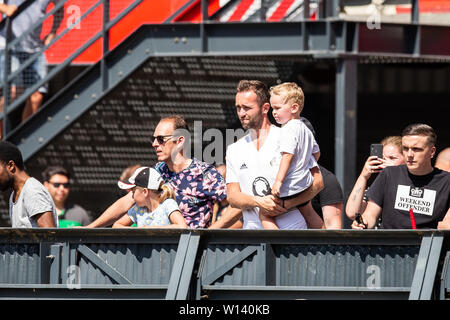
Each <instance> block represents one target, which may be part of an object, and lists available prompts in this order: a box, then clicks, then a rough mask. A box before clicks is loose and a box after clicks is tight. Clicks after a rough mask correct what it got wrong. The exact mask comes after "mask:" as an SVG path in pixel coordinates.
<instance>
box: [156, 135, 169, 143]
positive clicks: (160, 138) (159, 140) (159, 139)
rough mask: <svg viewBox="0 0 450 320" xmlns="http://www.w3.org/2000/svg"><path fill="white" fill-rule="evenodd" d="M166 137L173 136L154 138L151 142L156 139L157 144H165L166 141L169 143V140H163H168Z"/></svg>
mask: <svg viewBox="0 0 450 320" xmlns="http://www.w3.org/2000/svg"><path fill="white" fill-rule="evenodd" d="M168 137H173V134H168V135H165V136H156V137H153V141H155V139H156V141H158V143H159V144H165V143H166V142H167V141H169V139H167V140H166V139H165V138H168Z"/></svg>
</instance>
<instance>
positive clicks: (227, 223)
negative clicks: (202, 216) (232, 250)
mask: <svg viewBox="0 0 450 320" xmlns="http://www.w3.org/2000/svg"><path fill="white" fill-rule="evenodd" d="M241 217H242V210H241V209H236V208H233V207H231V206H228V207H227V208H226V210H224V212H223V213H222V215H221V216H220V219H219V220H216V221H215V222H214V223H213V224H212V225H211V226H210V227H209V229H226V228H228V227H231V226H232V225H233V224H234V223H236V222H237V221H238V220H239V219H240V218H241Z"/></svg>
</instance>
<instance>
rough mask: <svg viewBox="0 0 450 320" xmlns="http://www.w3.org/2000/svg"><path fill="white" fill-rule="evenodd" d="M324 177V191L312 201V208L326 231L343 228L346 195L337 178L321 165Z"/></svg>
mask: <svg viewBox="0 0 450 320" xmlns="http://www.w3.org/2000/svg"><path fill="white" fill-rule="evenodd" d="M319 169H320V172H322V177H323V189H322V191H320V192H319V193H318V194H317V195H316V196H315V197H314V198H313V199H312V200H311V203H312V206H313V208H314V210H315V211H316V212H317V214H318V215H319V216H320V217H321V218H322V219H323V223H324V224H325V229H341V228H342V211H343V207H344V194H343V192H342V188H341V185H340V184H339V181H338V180H337V178H336V176H335V175H334V174H333V173H332V172H330V171H328V170H327V169H325V168H324V167H322V166H321V165H320V164H319Z"/></svg>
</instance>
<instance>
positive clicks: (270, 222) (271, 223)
mask: <svg viewBox="0 0 450 320" xmlns="http://www.w3.org/2000/svg"><path fill="white" fill-rule="evenodd" d="M259 219H260V220H261V224H262V226H263V228H264V229H268V230H278V229H279V228H278V226H277V224H276V223H275V219H274V218H271V217H269V216H267V215H265V214H264V210H263V209H259Z"/></svg>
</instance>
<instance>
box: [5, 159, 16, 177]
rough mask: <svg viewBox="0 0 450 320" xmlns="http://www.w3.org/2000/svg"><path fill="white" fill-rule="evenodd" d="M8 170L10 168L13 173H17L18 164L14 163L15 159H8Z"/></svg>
mask: <svg viewBox="0 0 450 320" xmlns="http://www.w3.org/2000/svg"><path fill="white" fill-rule="evenodd" d="M6 170H8V171H9V172H10V173H12V174H14V173H16V164H15V163H14V161H12V160H9V161H8V163H7V164H6Z"/></svg>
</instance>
